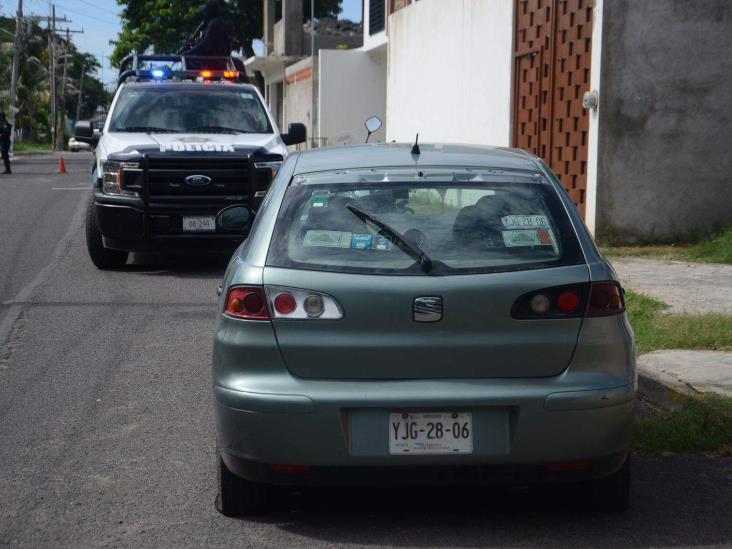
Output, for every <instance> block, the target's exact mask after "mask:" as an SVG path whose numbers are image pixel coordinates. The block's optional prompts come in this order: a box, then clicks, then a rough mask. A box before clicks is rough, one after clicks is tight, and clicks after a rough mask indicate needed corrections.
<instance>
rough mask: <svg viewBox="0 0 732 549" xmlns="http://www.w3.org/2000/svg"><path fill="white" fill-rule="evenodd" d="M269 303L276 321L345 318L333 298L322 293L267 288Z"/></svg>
mask: <svg viewBox="0 0 732 549" xmlns="http://www.w3.org/2000/svg"><path fill="white" fill-rule="evenodd" d="M265 291H266V293H267V301H268V303H269V305H270V309H271V310H272V315H273V317H274V318H276V319H283V320H285V319H293V320H298V319H299V320H306V319H307V320H315V319H318V320H337V319H339V318H343V309H341V306H340V304H339V303H338V302H337V301H336V299H335V298H334V297H333V296H330V295H328V294H324V293H322V292H315V291H312V290H304V289H301V288H288V287H284V286H267V287H266V288H265Z"/></svg>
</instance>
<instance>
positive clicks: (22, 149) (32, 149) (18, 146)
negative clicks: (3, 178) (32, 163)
mask: <svg viewBox="0 0 732 549" xmlns="http://www.w3.org/2000/svg"><path fill="white" fill-rule="evenodd" d="M13 152H19V153H45V152H51V145H49V144H47V143H33V142H31V141H22V142H18V141H16V142H15V143H13Z"/></svg>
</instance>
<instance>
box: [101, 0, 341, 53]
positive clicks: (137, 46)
mask: <svg viewBox="0 0 732 549" xmlns="http://www.w3.org/2000/svg"><path fill="white" fill-rule="evenodd" d="M303 1H304V4H305V5H306V6H307V7H306V9H304V14H305V15H306V16H309V14H310V0H303ZM117 2H118V4H119V5H120V6H122V13H121V15H120V18H121V20H122V31H121V32H120V33H119V35H118V37H117V39H116V40H113V41H111V43H112V44H114V52H113V53H112V59H111V61H112V65H113V66H115V67H118V66H119V63H120V62H121V61H122V59H124V58H125V57H126V56H127V55H129V54H130V53H132V52H139V53H144V52H148V51H152V52H153V53H174V52H176V51H177V50H178V48H180V46H181V44H182V43H183V42H184V41H185V40H186V39H187V38H188V37H189V36H190V34H191V33H192V32H193V31H194V29H195V28H196V26H198V23H199V22H200V21H201V16H202V11H203V5H204V4H205V2H204V1H202V0H177V1H176V2H174V3H171V2H170V0H117ZM340 3H341V0H316V2H315V8H316V16H317V17H323V16H334V15H337V14H338V13H339V12H340ZM221 7H222V11H223V18H224V20H225V21H228V22H230V24H231V25H232V30H233V36H232V39H233V41H232V47H233V48H234V50H240V49H241V50H244V54H245V55H246V56H247V57H249V56H251V55H253V53H254V52H253V50H252V40H254V39H256V38H260V37H261V36H262V34H263V32H262V25H263V22H262V16H263V12H262V10H263V5H262V2H261V0H231V1H228V2H222V3H221Z"/></svg>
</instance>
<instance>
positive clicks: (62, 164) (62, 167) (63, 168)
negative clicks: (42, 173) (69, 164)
mask: <svg viewBox="0 0 732 549" xmlns="http://www.w3.org/2000/svg"><path fill="white" fill-rule="evenodd" d="M58 173H66V163H65V162H64V157H63V156H61V157H59V159H58Z"/></svg>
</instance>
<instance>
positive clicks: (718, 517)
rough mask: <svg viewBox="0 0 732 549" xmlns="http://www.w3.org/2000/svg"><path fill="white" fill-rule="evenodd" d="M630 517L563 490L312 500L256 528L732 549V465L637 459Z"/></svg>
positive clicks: (456, 540)
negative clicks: (588, 506)
mask: <svg viewBox="0 0 732 549" xmlns="http://www.w3.org/2000/svg"><path fill="white" fill-rule="evenodd" d="M634 477H635V478H634V486H633V490H634V493H633V503H632V508H631V509H630V510H629V511H627V512H625V513H601V512H596V511H591V510H589V509H585V508H583V503H582V501H581V500H580V499H579V498H577V496H576V492H574V491H572V490H570V489H567V488H562V487H553V488H549V489H532V490H500V489H495V488H493V489H490V488H485V489H475V488H471V489H446V488H440V489H437V488H434V489H430V488H425V487H419V488H402V489H397V488H393V487H392V488H384V489H377V488H358V489H356V488H353V489H328V490H309V491H306V492H303V493H300V494H293V495H291V496H288V497H287V498H285V499H284V501H282V502H281V503H280V504H279V506H278V510H277V511H276V512H275V514H274V515H270V516H268V517H267V518H261V519H258V521H259V522H265V523H268V524H273V525H276V526H277V527H279V528H281V529H282V530H284V531H287V532H289V533H292V534H296V535H298V536H303V537H306V538H310V539H312V540H313V545H314V546H317V545H318V544H321V543H326V542H327V543H334V544H346V543H353V544H356V545H362V546H369V545H390V546H402V547H404V546H417V547H428V546H429V547H476V546H478V547H480V546H483V547H486V546H508V547H517V546H520V547H590V546H594V547H649V546H671V547H678V546H696V545H720V546H728V545H729V544H730V543H732V519H731V517H732V515H730V509H732V459H711V458H703V457H683V456H677V457H671V458H664V457H660V456H640V457H636V458H635V460H634Z"/></svg>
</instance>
